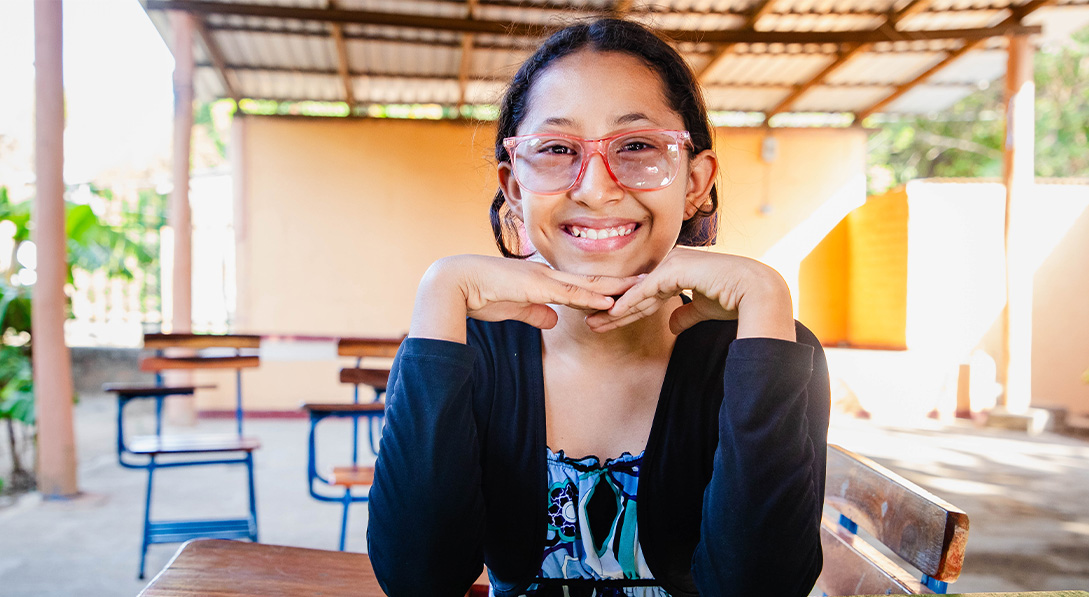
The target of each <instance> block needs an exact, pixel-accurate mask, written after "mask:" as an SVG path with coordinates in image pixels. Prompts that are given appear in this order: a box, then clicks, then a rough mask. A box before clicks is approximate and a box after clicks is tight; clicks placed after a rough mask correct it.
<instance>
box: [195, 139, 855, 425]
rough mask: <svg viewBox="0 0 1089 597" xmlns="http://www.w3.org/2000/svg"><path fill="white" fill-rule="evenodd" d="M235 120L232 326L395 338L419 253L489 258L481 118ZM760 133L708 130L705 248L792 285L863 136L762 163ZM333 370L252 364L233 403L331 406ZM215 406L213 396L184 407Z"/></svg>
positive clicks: (489, 184) (834, 215) (836, 215)
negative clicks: (715, 199) (711, 163)
mask: <svg viewBox="0 0 1089 597" xmlns="http://www.w3.org/2000/svg"><path fill="white" fill-rule="evenodd" d="M235 126H236V130H235V141H234V142H235V145H236V151H235V152H234V156H235V157H234V164H235V176H236V181H235V182H236V194H237V198H236V203H237V205H236V224H235V225H236V229H237V233H238V238H239V244H238V254H237V261H238V294H239V298H238V308H237V315H236V329H237V330H238V331H245V332H255V333H263V334H272V333H276V334H314V335H328V336H352V335H362V336H376V335H399V334H402V333H404V332H406V331H407V329H408V323H409V317H410V313H411V308H412V302H413V296H414V294H415V289H416V285H417V283H418V281H419V278H420V276H421V275H422V274H423V272H424V271H425V270H426V268H427V266H428V265H429V264H430V263H431V262H433V261H434V260H435V259H438V258H439V257H442V256H444V255H450V254H456V253H466V252H474V253H483V254H489V255H496V254H497V251H496V249H495V246H494V243H493V241H492V237H491V232H490V228H489V225H488V217H487V208H488V204H489V201H490V198H491V195H492V193H493V192H494V188H495V187H494V176H495V174H494V166H493V165H492V164H491V162H490V161H489V159H488V156H489V155H490V153H491V144H492V142H493V135H494V132H493V130H494V129H493V128H492V127H491V126H490V125H471V124H464V123H455V122H429V121H398V120H344V119H286V118H262V117H248V118H245V119H240V120H239V121H238V122H236V125H235ZM765 134H766V133H765V132H764V131H762V130H759V129H721V130H719V131H718V138H717V149H718V152H719V155H720V160H721V164H722V178H721V182H720V197H721V202H722V212H721V227H720V233H719V246H718V249H719V250H723V251H729V252H734V253H739V254H743V255H749V256H753V257H756V258H761V259H764V260H767V261H769V262H771V263H773V265H775V266H776V267H778V268H779V269H780V270H781V271H783V273H784V276H785V277H786V278H787V280H788V281H789V282H791V284H792V288H794V289H795V290H796V289H797V278H798V265H799V263H800V262H801V260H802V259H803V258H804V257H805V256H806V255H808V254H809V252H810V251H811V250H812V249H813V247H815V246H816V245H817V243H818V242H819V241H820V239H821V238H823V237H824V236H825V235H826V234H827V233H828V231H830V230H831V229H832V228H833V227H834V226H835V225H836V223H838V222H839V220H840V219H842V218H843V217H844V216H845V215H846V214H847V213H848V212H849V211H850V210H851V208H853V207H854V206H856V205H859V204H861V203H862V202H863V201H864V199H865V178H864V174H863V172H864V167H865V153H864V152H865V132H864V131H863V130H861V129H837V130H821V129H776V130H775V131H774V135H775V137H776V138H777V140H778V156H777V158H776V159H775V160H774V161H773V162H771V163H764V162H763V161H762V160H761V158H760V147H761V142H762V140H763V138H764V136H765ZM762 206H766V207H765V209H763V210H762V209H761V207H762ZM768 208H770V209H768ZM337 366H338V364H337V363H335V362H329V361H326V362H322V361H301V362H286V361H276V362H270V361H266V362H265V363H263V364H262V367H261V368H260V369H259V370H256V371H251V372H247V373H246V376H245V384H246V386H247V387H246V395H247V407H249V408H256V409H266V410H282V409H290V408H295V407H297V406H298V404H299V403H300V402H303V401H317V400H342V399H347V397H348V390H347V389H346V388H344V387H341V386H340V385H338V384H337V383H336V373H335V371H336V368H337ZM226 385H229V384H226ZM251 396H252V398H250V397H251ZM229 400H230V398H229V395H228V394H226V393H225V392H223V391H220V392H219V393H211V394H206V395H205V396H202V397H201V398H200V406H201V408H205V409H219V408H226V407H227V406H228V405H229Z"/></svg>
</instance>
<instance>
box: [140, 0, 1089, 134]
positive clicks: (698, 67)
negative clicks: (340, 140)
mask: <svg viewBox="0 0 1089 597" xmlns="http://www.w3.org/2000/svg"><path fill="white" fill-rule="evenodd" d="M141 2H142V3H144V6H145V9H147V11H148V13H149V15H150V16H151V17H152V20H153V22H154V23H155V25H156V27H157V28H158V29H159V31H160V33H161V34H162V35H163V37H164V39H166V40H167V43H168V45H172V41H173V40H172V37H171V32H170V21H169V19H167V18H166V16H165V14H166V13H165V9H183V10H186V11H189V12H190V13H191V14H193V15H194V16H195V17H196V18H197V19H198V20H199V22H200V23H201V24H202V25H203V31H204V33H203V34H202V35H200V36H198V37H201V42H200V43H197V44H195V45H196V47H195V59H196V61H197V63H198V69H197V75H196V78H195V85H196V91H197V96H198V97H199V98H201V99H205V100H207V99H212V98H216V97H227V96H231V95H234V96H236V97H239V98H254V99H272V100H280V101H283V100H318V101H345V100H346V99H347V98H348V96H347V95H346V87H348V88H350V89H351V91H352V100H353V101H355V102H356V104H357V107H358V108H360V109H363V108H365V107H366V105H367V104H371V103H438V104H445V105H455V104H461V103H492V102H495V101H496V100H497V99H498V98H499V97H500V95H501V94H502V90H503V85H504V82H505V81H506V80H508V79H509V78H510V76H511V75H513V73H514V71H515V70H516V69H517V67H518V65H519V64H520V63H521V62H522V61H523V60H524V59H525V58H526V57H527V56H529V54H530V53H531V52H532V51H533V50H534V49H535V48H536V46H537V45H538V44H539V43H540V40H541V39H542V37H543V36H544V35H546V34H547V32H548V30H549V29H551V28H555V27H558V26H562V25H563V24H565V23H569V22H571V21H572V20H574V19H579V18H589V17H592V16H596V15H600V14H606V13H611V11H613V10H617V9H620V10H626V13H625V16H627V17H628V18H631V19H634V20H637V21H640V22H643V23H646V24H649V25H651V26H653V27H656V28H659V29H661V30H663V31H664V32H666V33H668V34H672V36H673V38H674V39H680V41H678V42H677V45H678V49H679V50H680V51H681V52H682V54H683V55H684V56H685V58H686V60H688V62H689V64H690V65H691V66H692V68H693V69H694V70H695V71H696V72H697V73H700V78H701V81H702V82H703V84H704V86H705V90H706V94H705V95H706V98H707V101H708V107H709V108H711V109H712V110H739V111H757V112H765V113H769V114H771V113H777V112H781V111H829V112H845V111H846V112H861V113H867V112H868V111H869V109H870V108H872V107H873V106H875V105H878V104H879V102H883V100H885V99H886V98H888V97H890V95H893V94H894V93H901V94H902V95H900V96H899V97H898V98H896V99H895V101H892V102H891V103H888V105H887V106H885V107H884V108H883V109H882V111H885V112H929V111H936V110H942V109H944V108H947V107H948V106H949V105H950V104H952V103H953V102H955V101H956V100H958V99H960V98H961V97H963V96H964V95H967V94H968V93H971V92H972V91H973V90H974V89H976V88H978V87H979V86H980V85H981V84H983V83H987V82H990V81H993V80H995V79H997V78H999V77H1001V76H1002V75H1003V74H1004V72H1005V67H1006V55H1005V51H1004V49H1003V48H1004V47H1005V43H1006V42H1005V37H1004V36H1003V34H1004V33H1005V30H1004V29H1001V28H1000V27H999V26H1000V25H1001V24H1002V23H1003V22H1004V21H1006V20H1008V17H1010V15H1011V10H1010V7H1011V6H1013V7H1022V8H1018V10H1025V9H1026V8H1028V9H1031V11H1029V12H1030V14H1028V15H1027V16H1026V17H1025V18H1024V19H1023V21H1022V22H1023V24H1025V25H1027V26H1033V25H1038V26H1041V27H1043V32H1042V34H1037V35H1036V36H1035V38H1034V39H1035V40H1036V41H1037V42H1038V43H1053V42H1055V41H1056V40H1061V39H1063V38H1065V37H1066V36H1068V35H1069V34H1070V32H1072V31H1074V30H1076V29H1077V28H1078V27H1082V26H1086V25H1089V0H1053V1H1052V2H1048V1H1047V0H1013V1H1012V2H1011V1H1010V0H932V1H930V2H929V3H927V5H926V6H925V8H923V9H922V10H920V11H917V12H911V13H908V14H906V15H904V16H903V18H902V19H900V20H899V21H898V22H896V23H895V27H893V26H891V25H890V21H889V18H890V14H893V11H897V10H900V11H902V10H904V9H905V7H908V6H911V5H913V4H914V2H911V1H908V0H634V1H632V2H629V3H625V2H620V3H618V2H617V1H616V0H473V2H468V1H467V0H466V1H464V2H463V1H460V0H186V1H185V2H181V1H179V0H141ZM769 2H770V3H769ZM618 4H619V5H626V6H618ZM1048 4H1054V5H1051V6H1049V5H1048ZM758 11H759V13H758ZM757 14H759V18H756V15H757ZM750 21H752V22H750ZM951 30H972V31H969V32H967V33H962V34H961V35H960V37H958V36H957V35H953V34H952V33H949V32H950V31H951ZM812 32H826V36H825V37H821V38H817V37H815V36H814V35H812ZM882 32H884V33H882ZM725 33H728V34H730V35H731V36H732V37H729V38H727V37H723V35H724V34H725ZM336 34H339V35H341V36H342V37H343V39H344V41H345V43H344V49H345V52H344V56H341V55H340V53H339V52H338V47H337V43H336V41H335V35H336ZM805 34H810V35H809V37H805V38H799V37H798V36H799V35H805ZM827 35H831V36H834V37H832V38H829V37H827ZM980 35H982V36H983V38H982V41H978V40H977V38H979V36H980ZM732 40H736V41H732ZM972 40H977V41H974V42H973V43H975V46H974V49H973V50H972V51H969V52H966V53H965V54H964V55H963V56H961V57H960V58H959V59H957V60H955V61H953V62H951V63H950V64H948V65H946V66H945V67H943V68H942V69H941V70H939V71H938V72H936V73H934V74H933V75H932V76H930V77H929V78H928V79H927V80H925V81H919V82H918V83H919V84H918V85H917V86H915V87H913V88H910V89H908V86H909V85H911V84H913V83H915V81H914V79H916V78H917V77H918V76H919V75H920V74H921V73H923V72H925V71H927V69H930V68H931V67H932V66H934V65H935V64H938V63H941V62H942V61H943V60H945V58H946V57H947V56H948V55H949V53H950V52H955V51H957V50H958V49H959V48H961V47H962V45H964V44H965V43H969V42H972ZM856 46H861V47H856ZM466 47H467V48H469V49H468V54H466V53H465V51H464V48H466ZM844 53H848V54H849V55H850V57H849V58H848V59H846V60H838V58H839V57H840V56H841V55H843V54H844ZM830 66H831V68H829V67H830ZM342 69H346V70H347V72H348V76H349V79H350V80H349V81H345V80H344V79H342V78H341V74H340V73H341V70H342ZM826 70H827V72H824V71H826ZM822 73H823V74H822ZM225 81H226V83H227V84H226V85H225ZM346 83H347V84H346ZM228 86H229V88H228ZM798 91H800V93H797V92H798ZM792 93H793V94H794V95H797V97H796V98H794V99H793V101H792V102H790V103H789V104H783V105H781V104H782V102H783V101H784V100H786V99H787V98H788V97H791V96H792Z"/></svg>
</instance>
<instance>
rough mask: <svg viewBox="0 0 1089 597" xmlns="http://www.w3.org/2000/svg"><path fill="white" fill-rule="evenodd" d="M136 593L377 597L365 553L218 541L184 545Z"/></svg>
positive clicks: (155, 595)
mask: <svg viewBox="0 0 1089 597" xmlns="http://www.w3.org/2000/svg"><path fill="white" fill-rule="evenodd" d="M140 595H141V597H145V596H146V597H182V596H185V597H196V596H197V595H206V596H214V597H235V596H237V597H243V596H253V597H259V596H269V597H272V596H275V595H326V596H330V597H336V596H340V595H343V596H345V597H347V596H349V595H351V596H354V597H382V596H383V595H385V593H383V592H382V589H381V588H380V587H379V586H378V581H377V580H375V578H374V573H373V572H372V571H371V561H370V559H369V558H367V555H366V554H361V553H349V552H342V551H325V550H320V549H303V548H301V547H284V546H282V545H265V544H262V543H248V542H243V541H226V540H223V539H196V540H193V541H190V542H188V543H186V544H185V545H183V546H182V547H181V549H179V550H178V553H177V554H175V555H174V559H172V560H171V561H170V563H169V564H167V565H166V568H163V570H162V572H160V573H159V575H158V576H156V577H155V579H154V580H152V581H151V583H150V584H148V586H147V587H146V588H144V590H143V592H141V593H140Z"/></svg>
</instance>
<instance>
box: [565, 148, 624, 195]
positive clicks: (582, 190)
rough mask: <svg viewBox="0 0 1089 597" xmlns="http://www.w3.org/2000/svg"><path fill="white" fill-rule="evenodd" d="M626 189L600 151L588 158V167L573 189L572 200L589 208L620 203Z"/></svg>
mask: <svg viewBox="0 0 1089 597" xmlns="http://www.w3.org/2000/svg"><path fill="white" fill-rule="evenodd" d="M623 197H624V189H623V188H622V187H621V186H620V183H619V182H617V180H616V177H614V176H613V173H612V171H610V170H609V166H608V164H607V163H606V162H605V154H604V152H603V151H601V150H600V149H597V150H596V151H593V152H590V153H589V155H587V156H586V166H585V167H584V168H583V170H582V175H581V176H580V177H579V180H576V181H575V186H574V187H573V188H572V189H571V198H572V199H573V200H575V201H577V202H579V203H581V204H583V205H586V206H587V207H595V206H599V205H604V204H607V203H612V202H614V201H619V200H620V199H622V198H623Z"/></svg>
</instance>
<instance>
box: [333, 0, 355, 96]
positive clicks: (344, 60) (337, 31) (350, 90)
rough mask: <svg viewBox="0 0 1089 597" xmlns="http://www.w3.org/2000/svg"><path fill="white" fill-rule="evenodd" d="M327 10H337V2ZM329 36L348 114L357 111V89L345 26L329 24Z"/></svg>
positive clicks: (334, 0) (334, 1)
mask: <svg viewBox="0 0 1089 597" xmlns="http://www.w3.org/2000/svg"><path fill="white" fill-rule="evenodd" d="M326 10H336V0H329V5H328V6H327V7H326ZM329 35H330V37H332V38H333V45H334V46H335V47H336V53H337V74H338V75H340V82H341V85H343V86H344V101H345V102H347V104H348V112H349V113H350V112H351V111H352V110H353V109H355V87H354V86H353V85H352V69H351V66H350V65H349V63H348V42H346V41H345V40H344V25H342V24H340V23H329Z"/></svg>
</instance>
